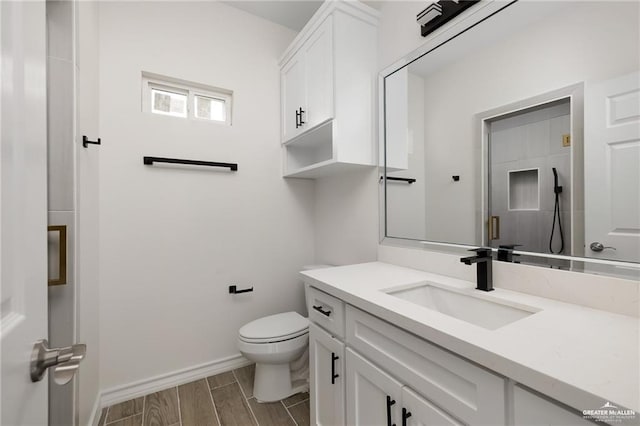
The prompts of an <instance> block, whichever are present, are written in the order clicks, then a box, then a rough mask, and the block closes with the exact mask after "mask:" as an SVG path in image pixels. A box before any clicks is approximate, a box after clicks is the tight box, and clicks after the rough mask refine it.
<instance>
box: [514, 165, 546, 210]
mask: <svg viewBox="0 0 640 426" xmlns="http://www.w3.org/2000/svg"><path fill="white" fill-rule="evenodd" d="M539 171H540V169H527V170H509V172H508V175H507V181H508V184H507V191H508V196H509V201H508V205H509V211H522V210H540V178H539Z"/></svg>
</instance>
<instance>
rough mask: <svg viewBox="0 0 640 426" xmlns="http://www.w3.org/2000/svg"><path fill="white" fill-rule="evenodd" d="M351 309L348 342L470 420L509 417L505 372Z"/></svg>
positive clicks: (478, 422)
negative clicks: (506, 409) (463, 356)
mask: <svg viewBox="0 0 640 426" xmlns="http://www.w3.org/2000/svg"><path fill="white" fill-rule="evenodd" d="M346 313H347V317H346V341H347V345H349V346H350V347H353V348H354V349H356V350H358V351H359V352H360V353H365V354H367V358H369V359H371V360H372V361H373V362H375V363H376V364H378V365H380V366H381V367H383V368H385V369H387V370H388V371H390V372H392V373H393V375H394V376H395V377H397V378H398V379H399V380H401V381H402V382H403V383H404V384H406V385H408V386H410V387H411V388H412V389H415V390H416V391H417V392H419V393H420V394H421V395H425V396H426V397H428V398H429V400H430V401H433V402H435V403H436V404H437V405H438V406H439V407H443V408H444V409H445V410H447V412H449V413H454V414H455V415H456V417H458V418H459V419H461V420H462V421H464V422H465V423H469V424H473V425H491V426H494V425H500V424H504V423H505V408H504V407H505V401H504V393H505V392H504V386H505V382H504V379H503V378H502V377H500V376H497V375H496V374H493V373H492V372H489V371H487V370H485V369H484V368H481V367H478V366H477V365H475V364H472V363H470V362H468V361H466V360H464V359H463V358H461V357H458V356H456V355H453V354H451V353H450V352H448V351H445V350H443V349H441V348H439V347H438V346H436V345H434V344H432V343H430V342H428V341H426V340H422V339H421V338H419V337H417V336H415V335H413V334H411V333H408V332H406V331H404V330H402V329H399V328H397V327H395V326H393V325H391V324H389V323H387V322H385V321H383V320H381V319H379V318H376V317H374V316H372V315H370V314H368V313H366V312H364V311H361V310H359V309H356V308H354V307H352V306H347V310H346Z"/></svg>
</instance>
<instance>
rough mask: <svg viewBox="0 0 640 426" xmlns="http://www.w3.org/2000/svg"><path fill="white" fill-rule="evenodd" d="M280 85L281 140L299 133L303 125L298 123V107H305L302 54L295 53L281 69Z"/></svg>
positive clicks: (284, 140)
mask: <svg viewBox="0 0 640 426" xmlns="http://www.w3.org/2000/svg"><path fill="white" fill-rule="evenodd" d="M280 75H281V77H280V80H281V85H282V107H281V108H282V111H281V114H282V142H286V141H288V140H289V139H291V138H294V137H296V136H297V135H298V134H300V133H301V132H302V131H303V129H304V125H302V124H300V109H303V110H304V108H306V106H305V103H306V93H305V88H304V54H302V53H298V54H296V55H295V56H294V57H293V58H291V60H290V61H289V62H287V64H286V65H285V66H284V67H283V68H282V71H281V74H280ZM303 115H304V114H303Z"/></svg>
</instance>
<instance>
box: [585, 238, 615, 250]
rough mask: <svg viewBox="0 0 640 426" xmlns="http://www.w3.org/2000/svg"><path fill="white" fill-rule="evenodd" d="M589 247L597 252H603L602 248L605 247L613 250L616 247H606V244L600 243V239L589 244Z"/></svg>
mask: <svg viewBox="0 0 640 426" xmlns="http://www.w3.org/2000/svg"><path fill="white" fill-rule="evenodd" d="M589 248H590V249H591V250H592V251H595V252H601V251H602V250H605V249H611V250H615V249H616V248H615V247H605V246H604V244H602V243H600V242H598V241H595V242H593V243H591V244H590V245H589Z"/></svg>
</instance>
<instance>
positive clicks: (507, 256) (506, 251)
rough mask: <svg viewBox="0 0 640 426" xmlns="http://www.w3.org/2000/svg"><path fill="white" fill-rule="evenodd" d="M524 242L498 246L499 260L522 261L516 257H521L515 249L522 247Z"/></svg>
mask: <svg viewBox="0 0 640 426" xmlns="http://www.w3.org/2000/svg"><path fill="white" fill-rule="evenodd" d="M521 245H522V244H501V245H500V246H499V247H498V260H499V261H501V262H512V263H520V262H518V261H517V260H515V259H514V257H519V256H520V255H519V254H515V253H514V252H513V251H514V250H515V249H516V247H520V246H521Z"/></svg>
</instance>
